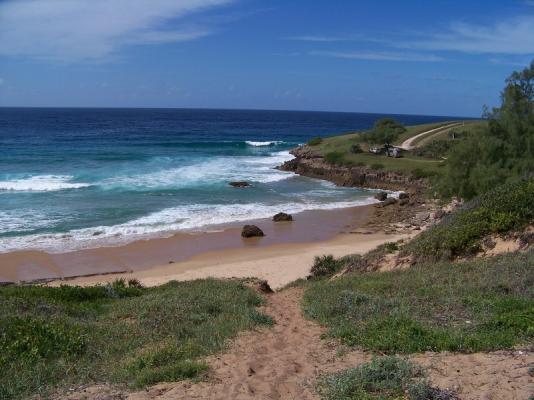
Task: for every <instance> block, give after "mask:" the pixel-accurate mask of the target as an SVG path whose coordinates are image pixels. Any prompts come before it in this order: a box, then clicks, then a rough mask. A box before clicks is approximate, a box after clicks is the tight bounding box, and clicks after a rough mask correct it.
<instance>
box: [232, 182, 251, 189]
mask: <svg viewBox="0 0 534 400" xmlns="http://www.w3.org/2000/svg"><path fill="white" fill-rule="evenodd" d="M228 184H229V185H230V186H233V187H235V188H246V187H250V183H248V182H245V181H236V182H228Z"/></svg>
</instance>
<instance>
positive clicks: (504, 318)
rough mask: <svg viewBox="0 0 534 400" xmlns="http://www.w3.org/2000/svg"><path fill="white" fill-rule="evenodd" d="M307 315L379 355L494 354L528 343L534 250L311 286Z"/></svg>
mask: <svg viewBox="0 0 534 400" xmlns="http://www.w3.org/2000/svg"><path fill="white" fill-rule="evenodd" d="M303 305H304V311H305V313H306V315H307V316H308V317H310V318H312V319H315V320H317V321H318V322H319V323H321V324H323V325H326V326H327V327H328V328H329V330H328V335H329V336H331V337H334V338H338V339H340V340H341V341H342V342H343V343H345V344H347V345H350V346H358V347H360V348H363V349H366V350H372V351H380V352H384V353H418V352H423V351H459V352H475V351H493V350H499V349H512V348H514V347H515V346H518V345H524V344H532V343H533V340H534V251H530V252H529V253H526V254H525V253H516V254H512V255H507V256H501V257H496V258H492V259H485V260H478V261H473V262H466V263H461V264H454V263H439V264H418V265H416V266H414V267H412V268H410V269H407V270H402V271H392V272H370V273H365V274H349V275H346V276H343V277H341V278H338V279H336V280H333V281H325V280H322V281H312V282H310V283H309V286H308V288H307V290H306V291H305V294H304V300H303Z"/></svg>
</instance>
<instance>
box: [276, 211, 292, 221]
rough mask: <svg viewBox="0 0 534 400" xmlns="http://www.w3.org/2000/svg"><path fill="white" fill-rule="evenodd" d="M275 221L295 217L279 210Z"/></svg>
mask: <svg viewBox="0 0 534 400" xmlns="http://www.w3.org/2000/svg"><path fill="white" fill-rule="evenodd" d="M273 221H274V222H282V221H293V217H292V216H291V215H290V214H286V213H284V212H279V213H278V214H276V215H275V216H274V217H273Z"/></svg>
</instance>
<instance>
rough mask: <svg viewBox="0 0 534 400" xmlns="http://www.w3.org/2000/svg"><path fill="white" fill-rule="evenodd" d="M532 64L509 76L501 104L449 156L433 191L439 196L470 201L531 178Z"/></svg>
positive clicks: (533, 148)
mask: <svg viewBox="0 0 534 400" xmlns="http://www.w3.org/2000/svg"><path fill="white" fill-rule="evenodd" d="M533 87H534V61H533V62H532V63H531V64H530V66H529V67H528V68H525V69H524V70H523V71H518V72H514V73H512V75H510V77H509V78H508V79H507V80H506V87H505V88H504V90H503V92H502V95H501V99H502V101H501V106H500V107H498V108H495V109H493V110H492V111H491V112H486V118H487V119H488V123H487V124H485V125H483V126H481V127H479V129H478V131H477V132H476V134H472V135H469V136H468V137H467V138H465V139H464V140H461V141H460V143H458V144H457V145H455V146H454V147H453V148H452V149H451V150H450V151H449V153H448V156H447V162H446V168H445V170H444V173H443V174H442V176H441V177H440V180H439V185H438V186H437V188H438V189H439V191H440V193H441V195H442V196H444V197H451V196H458V197H461V198H464V199H471V198H474V197H475V196H477V195H480V194H482V193H485V192H486V191H488V190H491V189H492V188H493V187H495V186H497V185H499V184H502V183H505V182H513V181H517V180H520V179H523V178H525V177H529V176H532V175H533V174H534V90H533Z"/></svg>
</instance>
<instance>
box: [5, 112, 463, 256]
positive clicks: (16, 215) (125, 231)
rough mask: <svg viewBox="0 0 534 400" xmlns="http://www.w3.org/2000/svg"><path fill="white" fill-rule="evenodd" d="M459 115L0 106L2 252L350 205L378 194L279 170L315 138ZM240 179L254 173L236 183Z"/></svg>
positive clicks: (84, 244)
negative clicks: (382, 121) (378, 123)
mask: <svg viewBox="0 0 534 400" xmlns="http://www.w3.org/2000/svg"><path fill="white" fill-rule="evenodd" d="M385 116H391V117H394V118H396V119H397V120H399V121H401V122H403V123H405V124H407V125H412V124H420V123H429V122H438V121H445V120H450V119H452V118H451V117H432V116H416V115H379V114H362V113H329V112H289V111H236V110H193V109H59V108H57V109H36V108H35V109H33V108H0V150H1V157H0V252H8V251H14V250H21V249H41V250H47V251H49V252H64V251H70V250H75V249H81V248H90V247H98V246H101V245H103V244H105V245H118V244H122V243H126V242H130V241H133V240H136V239H141V238H149V237H159V236H166V235H171V234H173V233H175V232H178V231H209V230H217V229H221V225H222V224H228V223H233V222H237V221H246V220H252V219H258V218H268V217H271V216H272V215H274V214H275V213H277V212H279V211H284V212H288V213H293V214H294V213H298V212H301V211H305V210H314V209H333V208H341V207H350V206H355V205H360V204H369V203H370V202H372V201H373V200H372V192H370V191H367V190H363V189H356V188H340V187H336V186H334V185H333V184H331V183H328V182H324V181H319V180H315V179H309V178H305V177H300V176H296V175H294V174H292V173H289V172H283V171H278V170H276V169H275V167H276V166H278V165H280V164H282V163H283V162H284V161H286V160H289V159H291V158H292V156H291V155H290V154H289V150H290V149H291V148H293V147H295V146H297V145H299V144H301V143H305V142H306V141H307V140H309V139H310V138H311V137H314V136H328V135H335V134H340V133H343V132H347V131H354V130H362V129H367V128H369V127H371V126H372V124H373V122H374V121H375V120H376V119H378V118H382V117H385ZM230 181H248V182H250V183H251V184H252V187H250V188H247V189H236V188H233V187H230V186H229V185H228V182H230Z"/></svg>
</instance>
